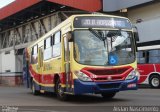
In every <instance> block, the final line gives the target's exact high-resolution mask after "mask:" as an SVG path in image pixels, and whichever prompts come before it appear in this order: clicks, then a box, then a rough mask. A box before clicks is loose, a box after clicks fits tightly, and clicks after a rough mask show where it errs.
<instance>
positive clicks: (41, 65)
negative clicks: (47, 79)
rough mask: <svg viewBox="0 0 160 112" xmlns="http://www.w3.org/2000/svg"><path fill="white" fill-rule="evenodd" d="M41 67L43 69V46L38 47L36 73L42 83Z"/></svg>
mask: <svg viewBox="0 0 160 112" xmlns="http://www.w3.org/2000/svg"><path fill="white" fill-rule="evenodd" d="M42 69H43V46H41V47H39V49H38V74H39V75H40V76H39V81H40V83H42Z"/></svg>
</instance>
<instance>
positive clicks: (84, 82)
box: [23, 14, 139, 100]
mask: <svg viewBox="0 0 160 112" xmlns="http://www.w3.org/2000/svg"><path fill="white" fill-rule="evenodd" d="M136 34H137V32H135V31H134V30H133V25H132V24H131V23H130V21H129V20H128V19H127V18H125V17H119V16H112V15H103V14H82V15H72V16H70V17H69V18H68V19H66V20H65V21H63V22H62V23H60V24H59V25H58V26H56V27H55V28H53V29H52V30H51V31H49V32H48V33H46V34H45V35H44V36H42V37H41V38H40V39H38V40H37V41H36V42H33V44H32V45H30V46H28V47H27V48H26V49H25V50H24V55H23V77H24V83H25V85H26V86H27V87H28V88H31V90H32V93H33V94H35V95H36V94H39V93H43V92H46V91H49V92H55V93H56V95H57V97H58V98H59V99H60V100H66V99H67V98H68V96H69V95H82V94H101V95H102V97H104V98H113V97H114V96H115V95H116V93H117V92H119V91H124V90H136V89H137V81H138V75H139V72H138V70H137V60H136V40H137V39H136V38H137V35H136Z"/></svg>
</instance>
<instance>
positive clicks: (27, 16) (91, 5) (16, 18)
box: [0, 0, 102, 31]
mask: <svg viewBox="0 0 160 112" xmlns="http://www.w3.org/2000/svg"><path fill="white" fill-rule="evenodd" d="M101 9H102V3H101V0H94V2H93V0H15V1H14V2H12V3H10V4H9V5H7V6H6V7H3V8H1V9H0V31H2V30H5V29H8V28H11V27H15V26H17V25H19V24H23V23H24V22H27V21H30V20H33V19H36V18H39V17H42V16H45V15H47V14H51V13H54V12H56V11H73V10H84V11H89V12H95V11H99V10H101Z"/></svg>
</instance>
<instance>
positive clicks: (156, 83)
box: [152, 78, 159, 87]
mask: <svg viewBox="0 0 160 112" xmlns="http://www.w3.org/2000/svg"><path fill="white" fill-rule="evenodd" d="M152 85H153V86H154V87H158V86H159V79H158V78H153V79H152Z"/></svg>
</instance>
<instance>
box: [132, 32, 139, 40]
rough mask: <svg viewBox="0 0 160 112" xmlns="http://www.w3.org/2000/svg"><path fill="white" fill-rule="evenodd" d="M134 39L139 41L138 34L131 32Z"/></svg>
mask: <svg viewBox="0 0 160 112" xmlns="http://www.w3.org/2000/svg"><path fill="white" fill-rule="evenodd" d="M133 35H134V38H135V40H136V41H139V35H138V32H133Z"/></svg>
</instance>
